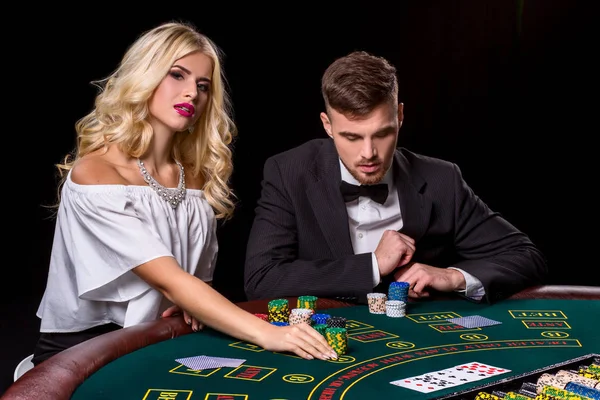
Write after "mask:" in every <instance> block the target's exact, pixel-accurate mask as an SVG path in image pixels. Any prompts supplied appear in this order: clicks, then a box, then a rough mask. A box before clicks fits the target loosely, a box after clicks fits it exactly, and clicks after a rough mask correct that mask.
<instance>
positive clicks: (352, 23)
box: [1, 0, 599, 375]
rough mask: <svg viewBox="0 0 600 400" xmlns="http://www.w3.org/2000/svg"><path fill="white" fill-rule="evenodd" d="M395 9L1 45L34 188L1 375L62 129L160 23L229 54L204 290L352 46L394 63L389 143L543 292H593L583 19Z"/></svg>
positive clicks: (464, 3)
mask: <svg viewBox="0 0 600 400" xmlns="http://www.w3.org/2000/svg"><path fill="white" fill-rule="evenodd" d="M394 3H400V4H395V5H394V8H391V6H390V7H388V8H378V9H377V10H368V9H366V8H365V7H364V6H361V7H360V8H352V7H350V6H348V5H346V6H345V8H343V9H339V8H338V9H334V8H332V9H324V8H322V7H321V6H319V7H316V6H314V7H311V8H310V10H307V9H304V8H302V7H298V6H297V7H294V6H292V5H290V6H289V7H290V8H289V9H287V10H284V9H283V8H277V7H275V6H273V7H266V6H264V7H263V9H260V7H256V6H253V7H251V8H250V7H245V6H243V5H240V7H242V8H238V7H237V6H236V7H233V6H229V7H225V6H219V7H212V8H211V7H207V6H204V5H194V6H192V7H190V8H189V9H187V10H183V11H180V12H177V13H175V12H171V11H168V10H167V8H168V7H164V6H161V10H160V12H159V11H153V10H152V9H151V8H150V6H148V10H144V16H142V14H140V13H137V14H129V15H127V14H120V13H122V11H117V10H114V9H111V10H102V15H93V14H91V13H90V12H86V13H83V12H82V11H79V10H77V9H70V10H69V16H68V17H67V14H66V13H65V14H64V15H63V16H58V17H57V16H55V15H57V12H56V11H57V10H56V9H50V8H48V9H38V11H37V13H41V14H40V15H48V16H52V18H47V19H45V20H43V21H37V22H35V23H31V24H30V25H26V26H25V27H24V28H23V29H22V30H21V31H19V32H17V33H15V34H14V35H12V36H11V40H10V41H11V42H12V44H13V45H15V44H16V46H17V47H18V48H19V49H20V53H19V57H18V59H17V60H16V62H15V64H14V65H13V64H12V62H11V63H9V64H10V65H9V67H10V68H12V69H11V71H12V72H11V73H10V74H9V75H5V80H9V81H12V82H10V83H18V85H17V88H18V90H16V91H15V93H18V94H20V95H22V96H23V98H24V99H25V100H27V101H28V102H27V103H24V102H19V104H12V107H16V108H17V109H21V111H22V109H23V108H26V107H32V110H34V111H35V112H34V111H31V114H29V113H28V114H25V115H22V114H21V117H24V119H23V120H21V121H20V129H18V130H17V132H21V133H22V135H23V137H22V138H23V139H24V140H25V141H26V143H25V144H26V145H27V146H31V145H33V146H35V147H36V149H35V150H36V152H37V154H36V155H35V157H33V158H32V159H29V160H28V161H27V163H26V164H27V165H28V168H29V169H30V170H31V171H32V172H31V174H32V175H31V176H32V177H34V178H33V179H32V180H27V179H26V180H25V182H26V193H25V194H21V193H20V190H17V186H15V187H14V188H13V189H11V190H10V192H11V193H12V194H13V195H18V197H19V198H20V200H19V201H18V202H17V203H18V204H16V205H17V206H18V211H15V212H14V215H13V216H22V217H20V219H17V220H15V222H10V223H9V224H7V225H6V229H5V231H6V232H5V233H6V234H7V235H9V236H10V241H9V243H8V244H7V245H5V246H7V247H8V250H9V251H12V252H14V253H15V254H16V255H18V257H17V258H18V259H15V261H11V263H10V266H8V265H7V269H6V271H7V272H6V273H8V271H9V270H10V271H12V273H13V274H14V277H13V278H12V280H11V281H10V284H6V285H5V288H6V289H5V291H4V292H3V294H2V296H3V297H2V298H3V303H2V315H3V317H2V319H1V323H2V327H1V330H2V332H3V336H4V335H8V338H7V339H6V340H3V341H2V342H3V343H5V345H4V346H5V347H6V348H5V349H3V354H5V355H6V357H4V358H3V360H5V361H3V368H5V369H6V370H8V371H10V373H12V368H14V366H15V365H16V363H17V361H18V360H20V359H21V358H22V357H24V356H25V355H27V354H29V353H30V352H31V348H32V346H33V344H34V343H35V334H36V331H37V329H38V327H39V322H38V320H37V318H36V317H35V310H36V308H37V305H38V303H39V300H40V298H41V295H42V293H43V290H44V286H45V280H46V274H47V268H48V267H47V265H48V261H49V256H50V248H51V243H52V234H53V228H54V224H53V221H52V220H51V219H48V217H49V216H50V214H49V212H48V210H47V209H45V208H44V207H42V206H43V205H46V204H51V203H52V201H53V200H54V198H55V189H54V186H55V183H56V180H55V169H54V167H53V164H54V163H56V162H58V161H60V159H61V157H62V156H63V155H64V154H65V153H66V152H68V151H70V150H71V149H72V147H73V145H74V137H75V136H74V129H73V125H74V123H75V121H76V119H77V118H79V117H81V116H82V115H84V114H85V113H86V112H88V111H89V110H90V108H91V106H92V104H93V96H94V94H95V89H94V88H93V87H92V86H91V85H90V84H89V82H90V81H92V80H94V79H98V78H102V77H104V76H106V75H107V74H108V73H110V72H111V71H112V70H113V68H115V66H116V64H117V63H118V61H119V60H120V58H121V56H122V55H123V53H124V51H125V49H126V47H127V46H128V45H129V44H130V43H131V42H132V41H133V40H134V39H135V37H136V36H137V35H138V34H140V33H141V32H142V31H144V30H146V29H150V28H151V27H153V26H154V25H156V24H158V23H160V22H164V21H167V20H170V19H183V20H187V21H191V22H193V23H195V24H196V25H197V26H198V27H199V28H200V29H201V30H202V31H203V32H204V33H206V34H207V35H208V36H210V37H211V38H212V39H214V40H215V41H216V43H217V44H219V45H220V46H221V48H222V49H223V50H224V52H225V55H226V58H225V64H224V67H225V71H226V73H227V75H228V78H229V84H230V87H231V95H232V98H233V102H234V106H235V113H236V114H235V119H236V122H237V123H238V127H239V136H238V138H237V140H236V144H235V150H234V163H235V172H234V175H233V178H232V184H233V186H234V188H235V190H236V193H237V195H238V197H239V206H238V210H237V213H236V215H235V217H234V219H233V220H231V221H229V222H228V223H227V224H225V225H223V226H222V228H221V230H220V234H219V235H220V248H221V252H220V256H219V260H218V266H217V271H216V275H215V285H216V287H217V288H218V289H219V290H221V291H222V292H223V293H224V294H225V295H227V296H228V297H230V298H231V299H232V300H235V301H237V300H243V299H244V294H243V289H242V274H243V271H242V268H243V258H244V251H245V242H246V237H247V234H248V231H249V228H250V224H251V221H252V217H253V208H254V205H255V202H256V199H257V197H258V195H259V190H260V180H261V173H262V165H263V162H264V160H265V159H266V158H267V157H268V156H270V155H272V154H274V153H276V152H279V151H282V150H285V149H288V148H290V147H292V146H295V145H297V144H300V143H302V142H304V141H306V140H308V139H311V138H315V137H324V135H325V134H324V132H323V129H322V127H321V125H320V120H319V112H320V111H321V110H322V108H323V106H322V99H321V97H320V92H319V85H320V78H321V74H322V73H323V71H324V69H325V68H326V67H327V65H328V64H329V63H330V62H332V61H333V60H334V59H335V58H336V57H338V56H341V55H344V54H346V53H348V52H350V51H352V50H355V49H360V50H367V51H370V52H373V53H376V54H378V55H382V56H385V57H387V58H388V59H390V60H391V61H392V62H393V63H394V64H395V65H396V66H397V68H398V72H399V78H400V97H401V101H403V102H404V104H405V122H404V126H403V127H402V129H401V131H400V139H399V142H400V145H401V146H406V147H408V148H410V149H411V150H414V151H417V152H422V153H425V154H428V155H432V156H437V157H441V158H445V159H448V160H451V161H454V162H457V163H458V164H459V166H460V167H461V169H462V172H463V174H464V177H465V178H466V180H467V181H468V182H469V183H470V185H471V186H472V187H473V188H474V189H475V191H476V192H477V193H478V194H479V195H480V197H482V199H483V200H484V201H486V202H487V203H488V204H489V205H490V206H491V207H492V208H493V209H495V210H496V211H499V212H501V213H502V214H503V215H504V216H505V217H506V218H508V219H509V220H510V221H511V222H512V223H513V224H515V225H516V226H517V227H518V228H520V229H522V230H524V231H525V232H527V233H528V234H529V235H530V236H531V237H532V239H533V240H534V242H535V243H537V244H538V245H539V247H540V248H541V249H542V250H543V251H544V253H545V254H546V255H547V257H548V261H549V265H550V270H551V276H550V283H565V284H566V283H572V284H577V283H578V284H599V282H598V280H596V281H594V280H593V278H592V277H591V276H590V275H589V273H588V271H589V268H588V265H589V263H590V262H591V260H590V259H589V258H588V257H589V255H590V254H591V253H592V252H593V249H594V246H593V244H592V240H593V238H592V237H591V236H588V235H587V233H585V232H586V231H587V229H586V228H585V226H590V225H589V223H590V222H591V221H592V217H593V216H594V214H595V213H594V210H595V207H593V204H592V201H591V200H592V199H593V198H594V197H593V195H592V194H591V190H592V188H593V186H594V183H595V181H594V180H592V179H590V178H591V177H590V176H589V175H591V161H592V160H593V158H592V157H590V156H589V150H588V149H589V148H590V147H591V138H592V135H591V130H592V129H594V130H596V131H597V128H595V126H596V124H595V123H594V124H592V123H591V122H592V120H591V117H592V115H593V114H595V113H597V112H595V110H592V109H591V107H590V106H591V105H592V104H593V103H594V102H595V103H596V104H597V101H594V100H590V101H588V100H585V99H586V96H590V97H591V98H592V99H593V96H594V95H595V93H597V92H594V91H593V89H592V86H591V81H592V77H593V76H594V75H595V73H597V69H595V68H593V67H592V59H593V58H595V57H593V56H594V53H596V52H597V50H595V49H597V45H596V44H594V46H592V36H591V26H592V23H591V18H590V17H591V15H593V14H592V13H591V12H590V11H589V10H587V9H584V8H582V7H581V6H580V4H579V3H577V2H576V1H571V0H565V1H553V2H551V1H546V0H535V1H531V0H524V1H512V0H491V1H480V0H473V1H468V0H456V1H406V2H394ZM240 4H241V3H240ZM274 4H275V3H274ZM277 4H279V3H277ZM348 4H349V3H348ZM520 5H522V9H521V8H520ZM280 7H281V6H280ZM306 8H308V7H306ZM155 10H158V8H157V9H155ZM140 11H142V10H140ZM58 15H60V14H58ZM40 51H42V52H40ZM15 65H16V67H15ZM593 72H595V73H593ZM23 89H25V90H23ZM4 97H5V98H7V97H8V95H7V93H6V92H5V93H4ZM11 100H12V99H11ZM13 101H14V100H13ZM25 104H27V105H29V106H27V105H25ZM33 107H35V108H33ZM13 110H14V109H13ZM11 112H12V111H11ZM30 115H34V116H35V118H30V117H29V116H30ZM25 128H27V129H25ZM29 128H35V129H33V130H31V129H29ZM29 132H31V133H29ZM19 140H21V136H19ZM22 146H23V143H21V144H20V145H18V147H15V148H14V149H13V154H14V155H15V156H17V155H18V154H19V153H20V152H21V149H22ZM19 159H20V157H16V159H15V160H16V161H17V162H18V161H19ZM21 161H22V160H21ZM18 165H22V163H21V164H18ZM588 171H589V172H588ZM13 173H15V174H17V173H16V172H13ZM22 173H23V172H20V173H19V174H17V175H15V176H16V177H17V181H18V180H19V179H20V178H19V177H21V176H22V175H21V174H22ZM19 187H20V186H19ZM6 199H7V198H5V200H6ZM13 209H14V205H13V206H12V207H11V208H6V209H5V212H7V213H8V214H13V212H12V210H13ZM9 216H10V215H9ZM22 218H24V219H22ZM11 221H12V218H11ZM588 221H589V222H588ZM582 226H583V227H582ZM594 227H595V226H592V228H594ZM34 232H35V233H36V234H33V233H34ZM588 237H590V239H587V238H588ZM18 248H23V249H24V250H19V251H17V249H18ZM596 279H597V278H596ZM8 343H10V344H8ZM2 374H3V375H6V374H5V373H4V371H3V372H2Z"/></svg>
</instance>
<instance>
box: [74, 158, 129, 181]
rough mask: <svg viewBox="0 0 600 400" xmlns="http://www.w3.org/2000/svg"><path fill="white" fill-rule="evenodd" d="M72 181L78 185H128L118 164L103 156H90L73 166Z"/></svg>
mask: <svg viewBox="0 0 600 400" xmlns="http://www.w3.org/2000/svg"><path fill="white" fill-rule="evenodd" d="M71 180H72V181H73V182H74V183H76V184H78V185H128V184H129V182H128V181H127V179H126V178H125V177H124V176H123V175H122V174H121V172H120V171H119V167H118V166H117V164H115V163H114V162H113V160H111V158H110V157H107V156H106V155H103V154H90V155H87V156H85V157H82V158H80V159H79V160H77V162H75V164H74V165H73V169H72V170H71Z"/></svg>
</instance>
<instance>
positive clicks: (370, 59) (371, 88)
mask: <svg viewBox="0 0 600 400" xmlns="http://www.w3.org/2000/svg"><path fill="white" fill-rule="evenodd" d="M321 93H322V95H323V100H324V101H325V106H326V107H328V108H329V107H331V108H332V109H334V110H336V111H337V112H339V113H341V114H344V115H347V116H349V117H361V116H364V115H367V114H368V113H370V112H371V111H372V110H373V109H374V108H375V107H377V106H379V105H380V104H382V103H384V102H388V101H392V100H394V101H397V99H398V78H397V76H396V68H395V67H394V66H393V65H392V64H391V63H390V62H389V61H387V60H386V59H385V58H383V57H378V56H374V55H372V54H369V53H367V52H365V51H355V52H352V53H350V54H348V55H346V56H344V57H341V58H338V59H337V60H335V61H334V62H333V63H332V64H331V65H330V66H329V67H328V68H327V69H326V70H325V73H324V74H323V78H322V80H321Z"/></svg>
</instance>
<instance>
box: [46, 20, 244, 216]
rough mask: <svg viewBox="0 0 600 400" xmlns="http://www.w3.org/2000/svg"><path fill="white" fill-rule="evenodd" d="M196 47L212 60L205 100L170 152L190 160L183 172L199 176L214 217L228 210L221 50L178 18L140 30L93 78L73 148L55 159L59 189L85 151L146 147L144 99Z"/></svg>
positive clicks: (134, 152) (228, 121) (134, 151)
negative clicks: (108, 69)
mask: <svg viewBox="0 0 600 400" xmlns="http://www.w3.org/2000/svg"><path fill="white" fill-rule="evenodd" d="M196 51H200V52H202V53H203V54H206V55H207V56H209V57H210V58H211V59H212V61H213V72H212V77H211V81H212V83H211V89H210V95H209V100H208V104H207V106H206V109H205V110H204V112H203V113H202V115H201V116H200V118H199V120H198V121H197V122H196V124H195V126H194V129H193V131H192V132H188V131H187V130H186V131H183V132H177V133H176V135H175V138H174V146H173V154H172V156H173V157H174V158H175V159H176V160H179V161H180V162H181V163H182V164H184V165H186V166H191V171H189V172H188V173H191V174H192V175H193V176H195V177H198V176H201V177H202V178H203V180H204V182H205V184H204V187H203V188H202V189H203V190H204V194H205V196H206V199H207V201H208V202H209V204H210V205H211V206H212V207H213V209H214V210H215V215H216V217H217V218H218V219H222V218H224V219H228V218H230V217H231V216H232V214H233V211H234V208H235V204H234V202H233V198H234V195H233V191H232V189H231V188H230V187H229V179H230V177H231V174H232V170H233V162H232V151H231V148H230V145H231V144H232V141H233V137H234V136H235V135H236V134H237V130H236V126H235V123H234V122H233V119H232V116H231V115H232V107H231V101H230V98H229V95H228V93H227V91H226V89H225V84H226V81H225V76H224V74H223V70H222V67H221V58H222V53H221V50H220V49H219V48H218V47H217V46H216V44H215V43H213V42H212V41H211V40H210V39H209V38H208V37H206V36H204V35H203V34H201V33H199V32H198V31H197V30H196V29H195V28H194V27H193V26H192V25H190V24H187V23H181V22H168V23H165V24H162V25H160V26H158V27H156V28H154V29H152V30H149V31H147V32H146V33H144V34H143V35H142V36H140V37H139V38H138V40H137V41H136V42H134V43H133V44H132V45H131V46H130V47H129V49H128V50H127V52H126V53H125V55H124V57H123V59H122V61H121V63H120V65H119V67H118V68H117V69H116V70H115V71H114V72H113V73H112V74H111V75H109V76H108V77H107V78H105V79H102V80H99V81H95V82H93V83H94V84H95V85H96V86H97V87H98V88H99V89H100V93H99V94H98V96H97V97H96V100H95V104H94V105H95V106H94V109H93V110H92V111H91V112H90V113H89V114H87V115H86V116H84V117H83V118H81V119H80V120H79V121H77V123H76V124H75V129H76V131H77V147H76V150H75V152H74V154H68V155H67V156H66V157H65V159H64V161H63V163H60V164H57V165H56V167H57V168H58V170H59V173H60V177H61V181H60V183H59V193H60V186H62V184H63V183H64V181H65V179H66V176H67V172H68V171H69V170H70V169H71V168H72V167H73V164H74V163H75V161H77V160H78V159H79V158H81V157H83V156H85V155H86V154H89V153H92V152H94V151H96V150H99V149H102V148H106V146H107V145H108V144H114V145H116V146H118V148H119V149H120V150H121V151H123V152H124V153H126V154H128V155H129V156H131V157H135V158H138V157H140V156H141V155H142V154H144V153H145V152H146V150H147V149H148V146H149V144H150V142H151V140H152V135H153V130H152V127H151V126H150V124H149V123H148V117H149V112H148V101H149V99H150V97H151V96H152V94H153V93H154V90H155V89H156V88H157V86H158V85H159V84H160V83H161V81H162V80H163V78H164V77H165V76H166V75H167V74H168V72H169V70H170V69H171V67H172V66H173V64H174V63H175V61H176V60H178V59H180V58H182V57H184V56H186V55H188V54H190V53H192V52H196ZM186 171H187V170H186Z"/></svg>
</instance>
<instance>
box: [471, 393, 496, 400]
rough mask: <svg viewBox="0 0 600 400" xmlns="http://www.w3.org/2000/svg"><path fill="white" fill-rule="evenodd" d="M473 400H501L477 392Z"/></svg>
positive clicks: (491, 395) (492, 395)
mask: <svg viewBox="0 0 600 400" xmlns="http://www.w3.org/2000/svg"><path fill="white" fill-rule="evenodd" d="M475 400H502V398H501V397H498V396H496V395H495V394H491V393H487V392H479V393H477V396H475Z"/></svg>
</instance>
